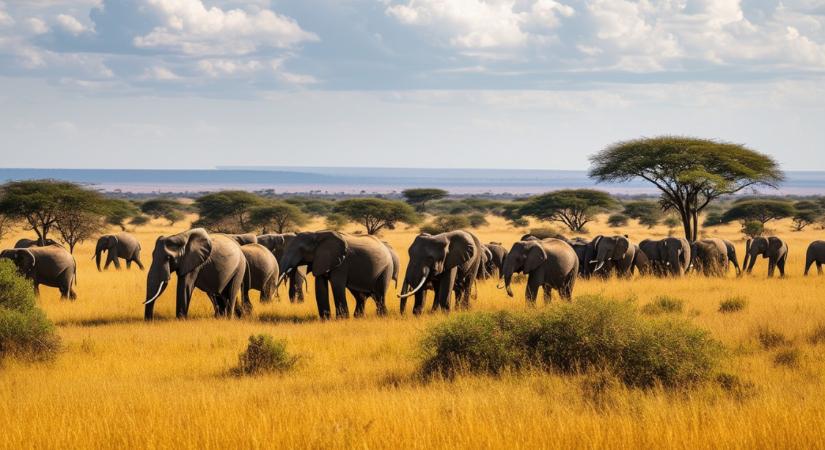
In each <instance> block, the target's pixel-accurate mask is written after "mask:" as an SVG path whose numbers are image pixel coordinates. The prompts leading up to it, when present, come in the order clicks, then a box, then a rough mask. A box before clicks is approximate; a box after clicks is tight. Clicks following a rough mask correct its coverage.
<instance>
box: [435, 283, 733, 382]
mask: <svg viewBox="0 0 825 450" xmlns="http://www.w3.org/2000/svg"><path fill="white" fill-rule="evenodd" d="M720 350H721V347H720V345H719V344H718V343H717V342H716V341H715V340H713V339H712V338H711V337H710V336H709V334H708V333H707V332H706V331H704V330H701V329H698V328H696V327H694V326H693V325H691V324H689V323H687V322H683V321H674V320H654V319H649V318H645V317H644V316H641V315H639V313H638V312H637V311H636V308H635V306H634V305H633V304H632V303H631V302H619V301H611V300H605V299H602V298H601V297H598V296H594V297H585V298H579V299H577V301H576V302H574V303H570V304H560V305H558V306H555V307H553V308H551V309H550V310H548V311H544V312H540V313H520V314H519V313H512V312H497V313H472V314H465V315H460V316H454V317H452V318H450V319H449V320H447V321H446V322H442V323H441V324H438V325H436V326H434V327H432V328H431V329H429V330H428V332H427V334H426V335H425V337H424V339H423V340H422V342H421V351H422V364H421V371H422V374H423V375H425V376H433V375H440V376H445V377H448V378H449V377H453V376H455V375H456V374H459V373H465V372H466V373H483V374H492V375H497V374H500V373H501V372H502V371H505V370H519V369H522V368H525V367H533V368H540V369H545V370H555V371H558V372H561V373H577V372H588V371H591V370H607V371H610V372H611V373H612V374H614V375H615V376H616V377H617V378H618V379H619V380H621V381H622V382H623V383H625V384H626V385H628V386H636V387H651V386H655V385H659V384H660V385H662V386H665V387H683V386H689V385H691V384H694V383H697V382H701V381H704V380H706V379H708V378H709V377H710V375H711V374H712V372H713V371H714V369H715V368H716V366H717V364H718V359H719V356H720V354H721V351H720Z"/></svg>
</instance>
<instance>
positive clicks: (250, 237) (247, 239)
mask: <svg viewBox="0 0 825 450" xmlns="http://www.w3.org/2000/svg"><path fill="white" fill-rule="evenodd" d="M220 234H223V235H224V236H226V237H228V238H229V239H232V240H233V241H235V242H237V243H238V245H246V244H257V243H258V237H257V236H255V234H254V233H244V234H229V233H220Z"/></svg>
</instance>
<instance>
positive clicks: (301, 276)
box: [256, 233, 307, 303]
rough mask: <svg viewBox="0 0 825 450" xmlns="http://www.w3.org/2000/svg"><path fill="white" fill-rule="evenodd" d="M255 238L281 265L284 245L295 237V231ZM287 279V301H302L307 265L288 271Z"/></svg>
mask: <svg viewBox="0 0 825 450" xmlns="http://www.w3.org/2000/svg"><path fill="white" fill-rule="evenodd" d="M256 238H257V240H258V243H259V244H261V245H263V246H264V247H266V248H268V249H269V251H271V252H272V254H273V255H275V258H277V259H278V263H279V265H281V267H283V264H282V262H281V258H282V257H283V255H284V249H286V246H287V245H289V243H290V242H291V241H292V239H294V238H295V233H284V234H262V235H259V236H257V237H256ZM287 280H288V281H289V287H288V292H289V301H290V302H292V303H296V302H297V303H303V302H304V286H305V285H306V281H307V266H299V267H298V268H297V269H296V270H293V271H292V272H290V273H289V276H288V277H287Z"/></svg>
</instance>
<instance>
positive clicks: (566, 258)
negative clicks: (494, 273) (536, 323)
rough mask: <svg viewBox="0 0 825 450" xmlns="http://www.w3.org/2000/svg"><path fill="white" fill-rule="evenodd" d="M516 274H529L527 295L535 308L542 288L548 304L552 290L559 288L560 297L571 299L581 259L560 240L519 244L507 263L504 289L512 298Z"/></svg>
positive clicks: (513, 249) (550, 239)
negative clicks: (512, 285) (512, 287)
mask: <svg viewBox="0 0 825 450" xmlns="http://www.w3.org/2000/svg"><path fill="white" fill-rule="evenodd" d="M514 273H525V274H527V288H526V290H525V294H524V295H525V298H526V299H527V302H528V303H529V304H531V305H535V302H536V297H537V296H538V291H539V288H542V289H543V290H544V299H545V301H549V300H550V299H551V296H552V294H551V293H552V289H556V290H557V291H558V292H559V295H560V296H561V298H563V299H565V300H570V299H571V298H572V295H573V286H574V285H575V284H576V277H577V276H578V273H579V258H578V256H577V255H576V252H575V251H574V250H573V248H572V247H570V245H569V244H568V243H566V242H564V241H562V240H560V239H553V238H548V239H542V240H540V241H536V240H533V241H519V242H516V243H514V244H513V246H512V247H511V248H510V251H509V252H508V253H507V258H506V259H505V260H504V269H503V277H504V288H505V289H506V290H507V295H509V296H510V297H512V296H513V290H512V289H511V288H510V283H511V281H512V279H513V274H514Z"/></svg>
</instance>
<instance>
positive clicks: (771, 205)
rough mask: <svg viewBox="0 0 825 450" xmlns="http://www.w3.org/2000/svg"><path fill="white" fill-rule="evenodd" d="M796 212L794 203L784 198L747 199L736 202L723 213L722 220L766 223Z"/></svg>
mask: <svg viewBox="0 0 825 450" xmlns="http://www.w3.org/2000/svg"><path fill="white" fill-rule="evenodd" d="M794 213H795V211H794V207H793V205H792V204H791V203H790V202H786V201H783V200H758V199H757V200H746V201H743V202H738V203H735V204H734V205H733V206H732V207H731V208H730V209H728V210H727V211H726V212H725V214H723V215H722V220H723V221H724V222H731V221H734V220H739V221H741V222H751V221H756V222H759V223H761V224H762V225H765V224H766V223H768V222H769V221H771V220H778V219H785V218H787V217H791V216H793V215H794Z"/></svg>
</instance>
